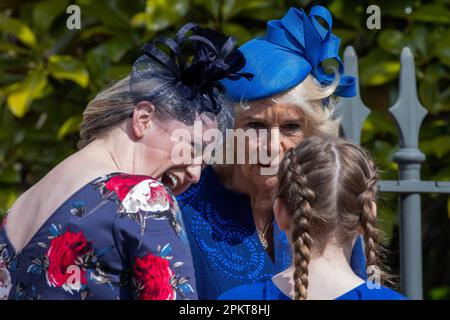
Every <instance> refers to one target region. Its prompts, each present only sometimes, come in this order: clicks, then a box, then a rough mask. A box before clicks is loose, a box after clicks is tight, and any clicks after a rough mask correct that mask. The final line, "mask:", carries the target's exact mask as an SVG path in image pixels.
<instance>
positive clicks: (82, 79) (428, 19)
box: [0, 0, 450, 299]
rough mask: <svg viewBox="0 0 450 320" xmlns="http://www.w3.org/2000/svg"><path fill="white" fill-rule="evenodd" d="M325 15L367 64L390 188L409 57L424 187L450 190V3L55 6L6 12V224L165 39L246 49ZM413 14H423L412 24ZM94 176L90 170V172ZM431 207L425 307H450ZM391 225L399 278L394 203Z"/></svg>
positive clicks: (439, 212) (444, 245) (372, 134)
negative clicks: (440, 303) (70, 22)
mask: <svg viewBox="0 0 450 320" xmlns="http://www.w3.org/2000/svg"><path fill="white" fill-rule="evenodd" d="M70 4H77V5H79V6H80V8H81V21H82V28H81V30H68V29H67V27H66V19H67V18H68V16H69V15H68V14H67V13H66V8H67V6H68V5H70ZM313 4H322V5H325V6H326V7H327V8H328V9H329V10H331V12H332V14H333V17H334V27H333V28H334V33H336V34H337V35H338V36H340V37H341V38H342V42H343V46H342V49H343V48H344V47H345V46H346V45H350V44H351V45H353V46H354V47H355V48H356V50H357V52H358V55H359V58H360V60H359V61H360V82H361V85H362V95H363V99H364V102H365V103H366V105H367V106H369V107H370V108H371V109H372V114H371V115H370V116H369V119H368V120H367V121H366V123H365V125H364V128H363V133H362V144H363V145H364V146H365V147H367V148H368V149H369V150H371V151H372V152H373V154H374V155H375V158H376V160H377V162H378V164H379V166H380V167H381V168H382V170H383V178H384V179H395V178H396V177H397V167H396V164H395V163H394V162H393V161H392V155H393V153H394V152H395V150H396V149H397V147H398V133H397V131H396V128H395V126H394V123H393V121H391V118H390V117H389V115H388V113H387V109H388V108H389V107H390V106H391V105H392V104H393V103H394V102H395V100H396V98H397V95H398V72H399V69H400V63H399V54H400V51H401V49H402V47H404V46H409V47H410V48H411V49H412V51H413V54H414V55H415V61H416V68H417V70H416V73H417V78H418V88H419V96H420V99H421V102H422V104H423V105H424V106H425V107H426V109H427V110H428V112H429V115H428V116H427V117H426V119H425V121H424V124H423V127H422V131H421V135H420V148H421V150H422V151H423V152H424V153H425V154H426V156H427V160H426V162H425V163H424V164H423V166H422V177H423V178H424V179H430V180H431V179H432V180H447V181H449V180H450V127H449V118H450V117H449V115H450V72H449V70H450V28H449V26H450V3H449V1H448V0H434V1H426V0H414V1H412V0H411V1H410V0H403V1H388V0H385V1H370V2H369V1H359V0H346V1H343V0H335V1H310V0H304V1H289V0H239V1H238V0H173V1H170V0H147V1H144V0H137V1H133V0H108V1H107V0H77V1H69V0H43V1H20V0H3V1H0V217H1V216H2V215H4V214H5V213H6V210H7V208H9V207H10V206H11V205H12V203H13V202H14V201H15V199H16V198H17V197H18V196H19V195H20V193H22V192H23V191H24V190H26V189H27V188H29V187H30V186H32V185H33V184H34V183H35V182H37V181H38V180H39V179H40V178H41V177H42V176H43V175H45V174H46V173H47V172H48V171H49V170H50V169H51V168H52V167H53V166H55V165H56V164H57V163H58V162H60V161H61V160H62V159H64V158H65V157H67V156H68V155H70V154H71V153H73V152H74V151H75V150H76V141H77V130H78V125H79V123H80V121H81V114H82V111H83V109H84V107H85V106H86V105H87V102H88V101H89V100H90V99H92V98H93V97H94V96H95V94H96V93H97V92H98V91H99V90H100V89H101V88H103V87H104V86H106V85H108V84H109V83H110V82H111V81H113V80H117V79H119V78H121V77H123V76H125V75H126V74H127V73H128V72H129V70H130V66H131V63H132V62H133V61H134V59H136V58H137V57H138V56H139V55H140V50H139V48H140V47H141V46H142V44H143V43H144V42H146V41H149V40H151V39H152V38H153V37H154V36H155V35H156V34H166V33H167V34H173V32H174V31H175V30H177V28H179V27H180V26H181V25H182V24H184V23H185V22H187V21H194V22H197V23H199V24H202V25H204V26H209V27H211V28H214V29H216V30H220V31H222V32H224V33H227V34H232V35H233V36H235V37H236V38H237V39H238V41H239V43H243V42H245V41H247V40H249V39H251V38H253V37H255V36H258V35H261V34H263V33H264V30H265V22H266V21H267V20H269V19H277V18H280V17H281V16H282V15H283V13H284V12H286V10H287V9H288V8H289V7H291V6H297V7H303V8H305V10H306V11H307V12H308V11H309V8H310V7H311V6H312V5H313ZM370 4H377V5H379V6H380V8H381V15H382V18H381V30H368V29H367V28H366V19H367V18H368V16H369V15H368V14H367V13H366V8H367V6H368V5H370ZM406 8H410V9H411V12H410V13H408V12H407V11H408V9H407V10H406V11H405V9H406ZM79 170H83V168H79ZM422 199H423V201H422V207H423V252H424V286H425V297H426V298H431V299H448V298H450V200H449V197H448V196H446V195H426V196H424V197H423V198H422ZM379 214H380V217H381V218H382V226H383V229H384V231H385V233H386V245H387V246H388V247H389V248H390V249H391V250H392V252H393V255H392V257H391V261H390V262H391V266H392V268H393V270H394V271H398V214H397V200H396V196H395V195H393V194H383V195H382V201H381V204H380V213H379Z"/></svg>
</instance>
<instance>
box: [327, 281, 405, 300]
mask: <svg viewBox="0 0 450 320" xmlns="http://www.w3.org/2000/svg"><path fill="white" fill-rule="evenodd" d="M336 300H407V298H406V297H405V296H403V295H402V294H400V293H398V292H397V291H395V290H392V289H390V288H388V287H385V286H381V285H375V284H368V283H363V284H361V285H360V286H358V287H356V288H354V289H353V290H350V291H349V292H347V293H345V294H344V295H342V296H340V297H339V298H337V299H336Z"/></svg>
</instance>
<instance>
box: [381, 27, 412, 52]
mask: <svg viewBox="0 0 450 320" xmlns="http://www.w3.org/2000/svg"><path fill="white" fill-rule="evenodd" d="M405 44H406V41H405V36H404V34H403V33H402V32H400V31H398V30H394V29H384V30H383V31H381V32H380V34H379V35H378V45H379V46H380V47H381V48H382V49H384V50H386V51H387V52H390V53H393V54H399V53H400V52H401V50H402V48H403V47H404V46H405Z"/></svg>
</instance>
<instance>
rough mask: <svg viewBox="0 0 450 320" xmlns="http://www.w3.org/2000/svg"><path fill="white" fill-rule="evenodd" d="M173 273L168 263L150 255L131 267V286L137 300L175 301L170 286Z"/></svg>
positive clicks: (139, 259)
mask: <svg viewBox="0 0 450 320" xmlns="http://www.w3.org/2000/svg"><path fill="white" fill-rule="evenodd" d="M173 276H174V273H173V271H172V269H171V268H170V265H169V262H168V261H167V260H166V259H164V258H161V257H158V256H155V255H153V254H151V253H149V254H148V255H146V256H144V257H142V258H139V257H137V258H136V261H135V263H134V265H133V284H134V288H135V290H136V291H137V294H136V295H137V299H139V300H175V299H176V291H175V290H174V288H173V286H172V279H173Z"/></svg>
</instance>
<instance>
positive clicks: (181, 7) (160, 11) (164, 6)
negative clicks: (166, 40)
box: [132, 0, 189, 31]
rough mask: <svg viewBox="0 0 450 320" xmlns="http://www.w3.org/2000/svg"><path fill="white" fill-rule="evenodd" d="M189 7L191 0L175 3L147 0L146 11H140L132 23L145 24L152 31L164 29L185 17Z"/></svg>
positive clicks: (181, 0)
mask: <svg viewBox="0 0 450 320" xmlns="http://www.w3.org/2000/svg"><path fill="white" fill-rule="evenodd" d="M188 9H189V0H178V1H176V2H175V3H173V2H170V1H165V0H147V2H146V8H145V13H144V14H142V13H138V14H136V15H134V16H133V18H132V25H134V26H141V25H143V23H145V26H146V28H147V29H148V30H150V31H160V30H163V29H165V28H167V27H169V26H170V25H172V24H173V23H175V22H176V21H177V20H178V19H180V18H181V17H183V16H184V15H185V14H186V13H187V10H188Z"/></svg>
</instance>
